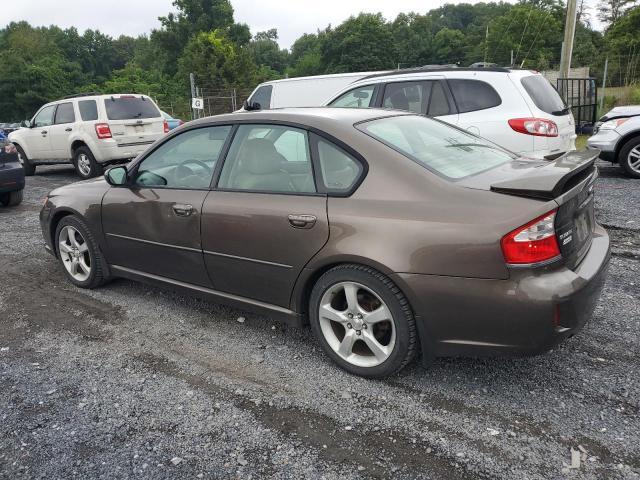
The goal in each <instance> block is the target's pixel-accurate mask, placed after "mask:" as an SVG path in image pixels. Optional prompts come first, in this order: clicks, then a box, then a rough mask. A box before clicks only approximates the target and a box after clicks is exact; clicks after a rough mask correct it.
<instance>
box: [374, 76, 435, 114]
mask: <svg viewBox="0 0 640 480" xmlns="http://www.w3.org/2000/svg"><path fill="white" fill-rule="evenodd" d="M430 89H431V82H402V83H389V84H388V85H387V86H386V87H385V89H384V98H383V100H382V106H383V107H385V108H395V109H396V110H408V111H410V112H414V113H423V112H424V111H425V110H426V105H425V103H426V102H427V99H428V98H429V90H430Z"/></svg>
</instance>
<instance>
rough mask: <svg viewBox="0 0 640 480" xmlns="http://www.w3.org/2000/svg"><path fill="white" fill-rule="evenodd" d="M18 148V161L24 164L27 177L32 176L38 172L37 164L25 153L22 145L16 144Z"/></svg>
mask: <svg viewBox="0 0 640 480" xmlns="http://www.w3.org/2000/svg"><path fill="white" fill-rule="evenodd" d="M16 150H17V151H18V161H19V162H20V163H21V164H22V168H23V169H24V174H25V175H26V176H27V177H30V176H32V175H33V174H35V173H36V166H35V165H34V164H33V163H32V162H31V160H29V158H28V157H27V155H26V154H25V153H24V150H23V149H22V147H21V146H20V145H16Z"/></svg>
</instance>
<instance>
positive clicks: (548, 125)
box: [509, 118, 558, 137]
mask: <svg viewBox="0 0 640 480" xmlns="http://www.w3.org/2000/svg"><path fill="white" fill-rule="evenodd" d="M509 126H510V127H511V128H512V129H513V130H515V131H516V132H519V133H525V134H527V135H535V136H537V137H557V136H558V125H556V123H555V122H552V121H551V120H547V119H545V118H512V119H511V120H509Z"/></svg>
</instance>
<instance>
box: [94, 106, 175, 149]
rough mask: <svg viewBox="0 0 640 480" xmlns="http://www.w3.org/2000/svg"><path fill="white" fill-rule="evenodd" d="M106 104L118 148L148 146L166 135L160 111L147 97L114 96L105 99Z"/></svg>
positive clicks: (110, 126) (110, 125) (112, 133)
mask: <svg viewBox="0 0 640 480" xmlns="http://www.w3.org/2000/svg"><path fill="white" fill-rule="evenodd" d="M104 104H105V109H106V112H107V119H108V122H109V128H110V129H111V135H112V136H113V138H114V140H115V141H116V142H117V144H118V146H122V147H131V146H137V145H147V144H150V143H153V142H154V141H155V140H157V139H158V138H159V137H160V136H161V135H162V134H163V133H164V118H163V117H162V114H161V113H160V110H158V108H157V107H156V105H155V104H154V103H153V101H151V99H149V98H147V97H145V96H137V95H121V96H112V97H111V98H105V100H104Z"/></svg>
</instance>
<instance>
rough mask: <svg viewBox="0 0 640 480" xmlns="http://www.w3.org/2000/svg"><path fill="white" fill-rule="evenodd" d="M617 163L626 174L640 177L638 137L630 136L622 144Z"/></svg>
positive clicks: (639, 144) (639, 141)
mask: <svg viewBox="0 0 640 480" xmlns="http://www.w3.org/2000/svg"><path fill="white" fill-rule="evenodd" d="M618 163H620V166H621V167H622V169H623V170H624V171H625V173H626V174H627V175H629V176H630V177H633V178H640V137H635V138H632V139H631V140H629V141H628V142H627V143H625V144H624V145H623V146H622V148H621V149H620V153H619V154H618Z"/></svg>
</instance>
